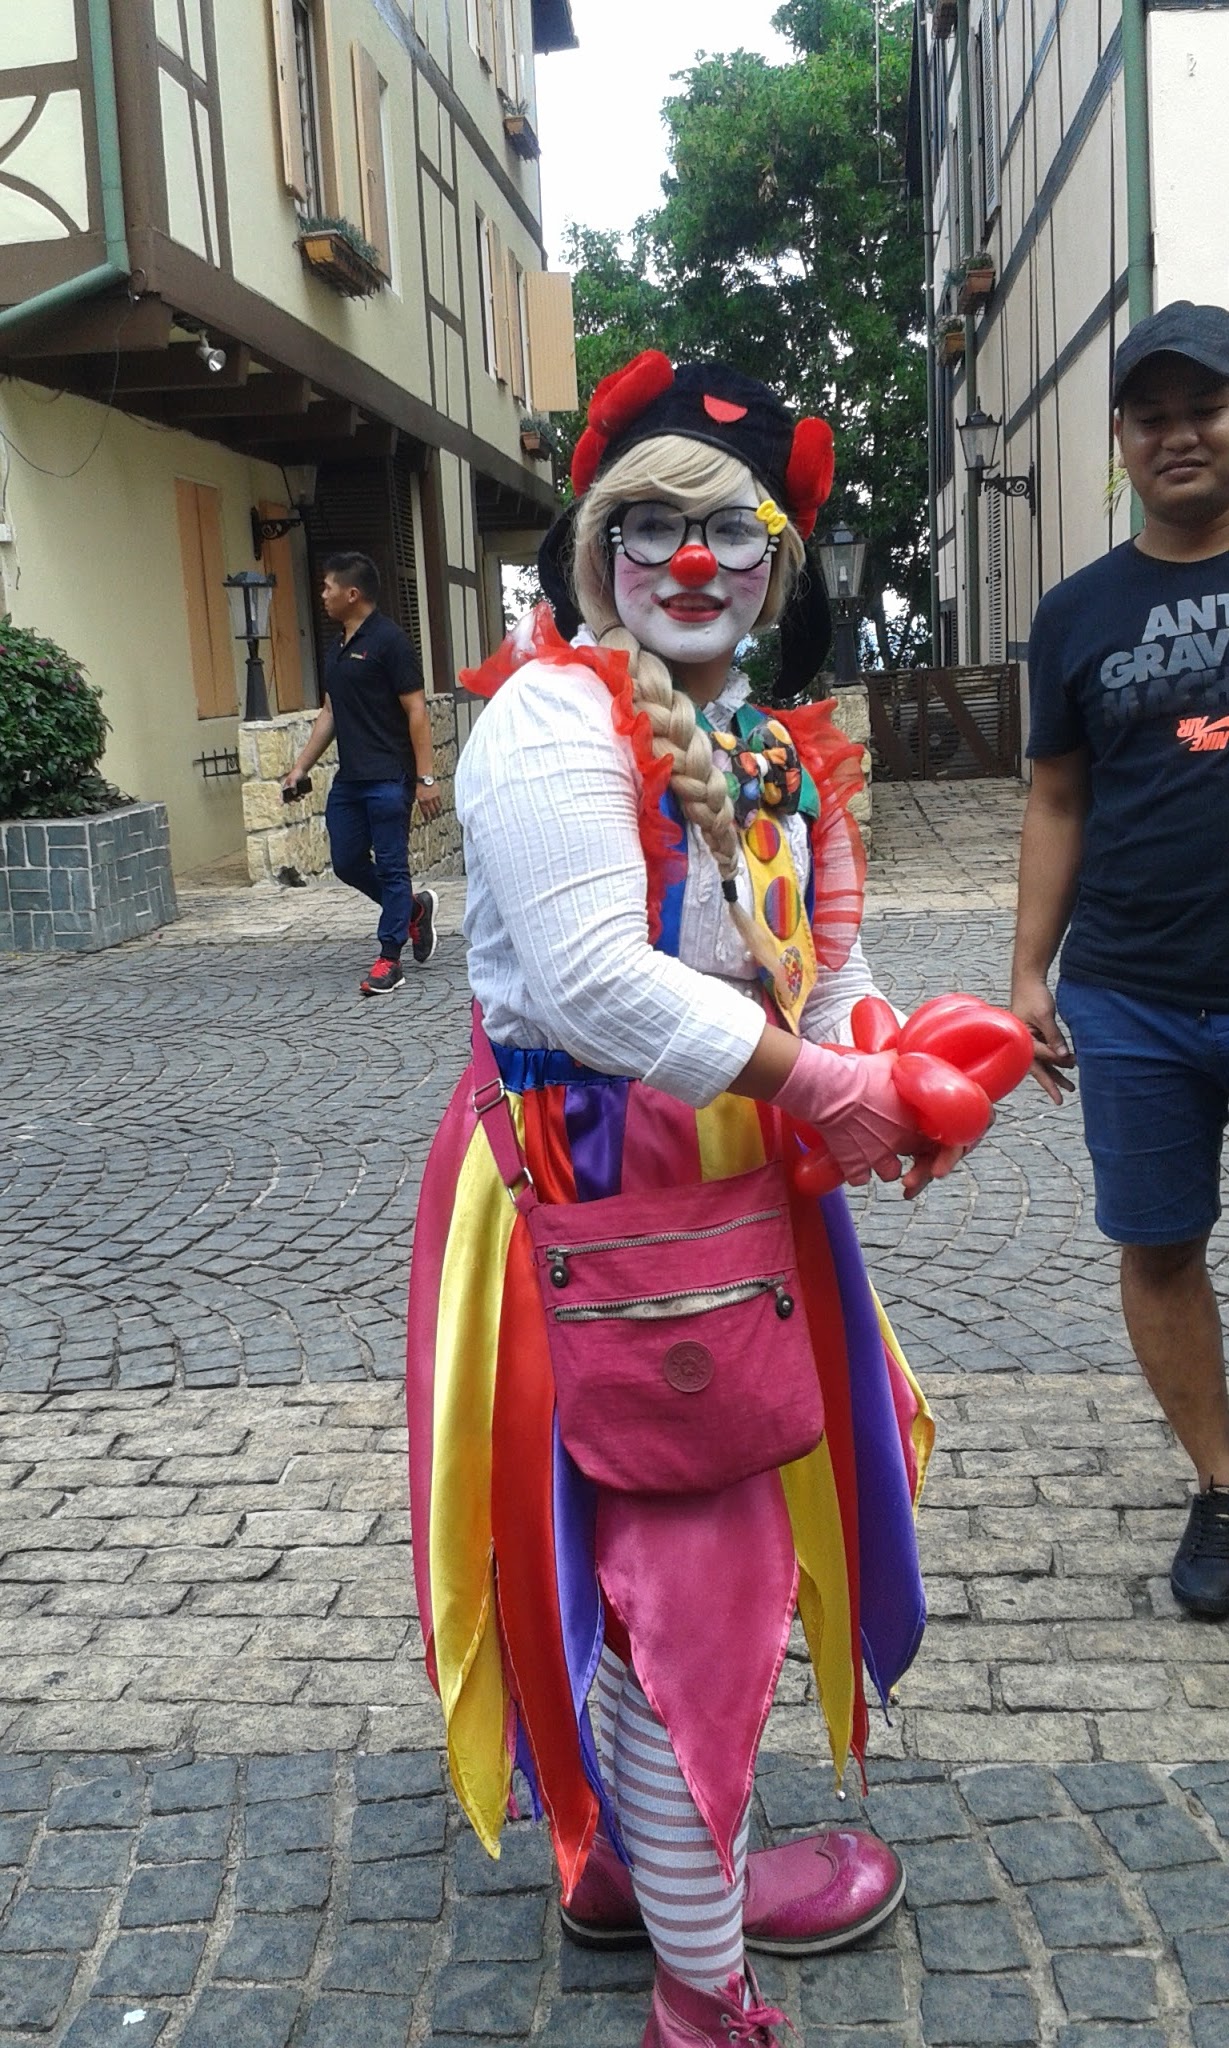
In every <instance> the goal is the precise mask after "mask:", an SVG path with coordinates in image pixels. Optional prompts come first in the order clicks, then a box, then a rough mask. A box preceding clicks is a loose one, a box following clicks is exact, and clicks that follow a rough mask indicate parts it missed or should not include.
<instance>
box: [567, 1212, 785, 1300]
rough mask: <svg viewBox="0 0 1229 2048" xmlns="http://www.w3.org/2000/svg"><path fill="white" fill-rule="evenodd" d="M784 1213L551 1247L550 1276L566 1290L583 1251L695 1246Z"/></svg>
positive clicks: (741, 1217) (758, 1213)
mask: <svg viewBox="0 0 1229 2048" xmlns="http://www.w3.org/2000/svg"><path fill="white" fill-rule="evenodd" d="M783 1214H784V1211H783V1210H781V1209H757V1210H756V1211H755V1213H754V1215H751V1216H735V1217H733V1218H732V1219H731V1221H730V1222H729V1223H710V1224H708V1225H706V1226H705V1228H704V1229H702V1230H653V1231H646V1232H645V1234H644V1235H643V1236H641V1237H604V1238H595V1239H594V1240H593V1242H592V1243H590V1244H548V1245H546V1246H545V1247H544V1250H545V1254H546V1257H547V1258H548V1259H549V1260H550V1276H551V1279H552V1280H553V1281H554V1284H555V1286H556V1287H566V1286H567V1284H568V1281H569V1279H570V1278H571V1275H570V1274H569V1272H568V1263H567V1262H568V1260H569V1259H574V1258H579V1257H580V1256H581V1254H582V1253H584V1252H622V1251H637V1250H639V1249H640V1248H641V1247H642V1246H644V1245H650V1244H694V1243H696V1242H698V1240H699V1239H701V1238H705V1237H725V1236H726V1235H727V1234H728V1233H729V1232H730V1231H731V1230H744V1229H745V1228H746V1226H747V1225H748V1224H749V1223H774V1222H776V1220H777V1219H778V1218H779V1217H780V1216H782V1215H783Z"/></svg>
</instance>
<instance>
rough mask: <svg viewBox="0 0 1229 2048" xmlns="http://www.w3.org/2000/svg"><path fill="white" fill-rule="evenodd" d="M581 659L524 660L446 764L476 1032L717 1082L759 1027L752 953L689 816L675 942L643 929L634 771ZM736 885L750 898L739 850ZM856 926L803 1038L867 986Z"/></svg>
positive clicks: (730, 694)
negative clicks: (655, 943) (482, 1028)
mask: <svg viewBox="0 0 1229 2048" xmlns="http://www.w3.org/2000/svg"><path fill="white" fill-rule="evenodd" d="M749 690H750V686H749V684H748V683H747V680H746V678H745V677H744V676H741V675H739V674H737V673H735V674H734V675H732V676H731V678H730V681H729V682H728V683H727V685H726V687H725V689H724V691H723V693H722V695H721V696H720V697H719V698H718V699H717V701H716V702H715V703H714V704H712V705H710V706H709V707H708V710H707V713H706V715H707V717H708V720H709V723H710V724H712V725H714V726H716V727H718V728H720V729H723V730H729V729H730V727H731V726H732V724H733V718H734V713H735V711H736V710H737V709H738V708H739V706H740V705H741V704H743V703H745V701H746V699H747V697H748V695H749ZM611 710H612V706H611V699H610V693H609V691H608V690H607V689H606V687H605V685H604V684H603V683H602V682H601V681H600V680H599V678H598V677H597V676H595V675H594V674H593V673H592V671H591V670H590V669H588V668H586V667H583V666H581V665H577V666H576V667H575V668H571V667H559V666H555V665H553V664H548V663H543V662H537V661H532V662H528V663H527V664H526V665H525V666H524V667H523V668H521V669H519V670H517V672H516V673H515V674H514V675H513V676H511V677H510V679H509V680H508V681H507V682H506V683H504V685H503V687H502V688H501V689H500V690H499V692H498V694H497V695H496V696H495V698H494V699H493V700H492V702H491V703H490V704H489V706H488V707H487V709H486V710H485V711H484V712H483V714H482V716H481V718H479V720H478V722H477V724H476V726H475V728H474V731H473V733H472V734H471V736H470V739H469V742H468V744H467V746H466V748H465V751H464V753H463V754H462V756H461V761H460V766H459V768H458V771H457V781H456V801H457V813H458V816H459V818H460V820H461V825H462V828H463V831H464V834H465V855H466V868H467V873H468V877H469V889H468V908H467V912H466V918H465V936H466V939H467V940H468V942H469V975H470V984H471V986H472V988H473V991H474V994H475V995H476V996H477V998H478V1001H479V1002H480V1003H481V1005H482V1009H483V1014H484V1017H485V1020H486V1028H487V1031H488V1032H489V1034H490V1036H491V1037H492V1038H493V1039H494V1040H495V1041H496V1042H497V1043H498V1044H502V1045H514V1046H523V1047H532V1046H553V1047H558V1048H560V1049H561V1050H563V1051H564V1052H568V1053H570V1054H571V1055H572V1057H573V1058H574V1059H576V1060H579V1061H580V1062H581V1063H582V1064H583V1065H585V1066H589V1067H593V1068H596V1069H597V1070H598V1071H599V1072H601V1073H609V1074H630V1075H633V1076H634V1077H636V1078H637V1079H640V1080H644V1081H648V1082H649V1083H650V1084H651V1085H652V1086H653V1087H655V1088H660V1089H663V1090H664V1091H665V1092H666V1093H667V1094H669V1095H675V1096H678V1097H679V1098H680V1099H681V1100H682V1101H684V1102H688V1103H691V1104H693V1105H694V1106H697V1107H698V1106H700V1105H702V1104H704V1103H707V1102H710V1101H711V1100H712V1099H713V1097H714V1096H716V1095H718V1094H720V1093H721V1091H722V1089H724V1088H727V1087H728V1086H729V1084H730V1082H731V1081H733V1080H734V1079H735V1078H736V1076H737V1075H738V1074H739V1073H740V1072H741V1071H742V1069H743V1067H745V1065H746V1064H747V1061H748V1060H749V1059H750V1057H751V1054H752V1053H753V1052H754V1050H755V1048H756V1046H757V1044H758V1043H759V1039H760V1035H761V1033H762V1031H763V1029H764V1012H763V1010H762V1009H761V1008H760V1006H759V1003H758V1002H756V1001H748V997H754V995H755V992H756V987H757V979H756V967H755V963H754V962H753V961H752V959H751V957H750V955H749V954H748V953H747V952H746V951H745V949H744V948H743V946H742V944H741V941H740V940H739V938H738V935H737V932H736V931H735V930H734V927H733V924H732V923H731V921H730V918H729V915H728V913H727V911H726V908H725V902H724V898H723V896H722V893H721V878H720V875H719V873H718V870H717V864H716V862H715V861H714V859H713V857H712V855H711V853H710V852H709V850H708V847H707V846H706V845H705V843H704V840H703V838H702V836H701V835H700V833H699V832H698V831H696V830H695V829H694V827H688V831H689V844H688V864H687V881H686V886H685V889H684V893H683V906H682V918H681V925H680V936H679V957H678V958H677V959H675V958H674V957H673V956H671V955H669V954H666V953H659V952H656V951H654V949H653V947H652V946H651V945H650V944H649V935H648V919H647V914H646V907H645V861H644V853H643V851H642V848H641V843H640V834H639V830H638V826H637V811H638V798H639V771H638V769H637V767H636V762H635V757H634V754H633V752H632V747H631V742H630V741H629V740H627V739H625V738H624V737H622V735H620V734H619V733H617V732H616V731H615V729H614V723H613V720H612V716H611ZM784 823H785V827H786V830H787V832H788V836H789V843H790V850H791V852H792V854H793V858H794V865H795V867H796V869H797V873H798V880H799V884H800V886H802V887H804V888H805V886H806V883H807V881H808V879H809V875H810V845H809V838H808V833H807V828H806V823H805V821H804V820H803V819H802V818H791V819H787V820H785V821H784ZM738 887H739V895H740V899H741V901H742V903H743V905H744V907H745V908H746V909H747V910H748V911H750V910H751V908H752V892H751V880H750V876H749V875H748V873H747V869H746V865H745V863H742V862H740V867H739V874H738ZM873 987H874V984H873V981H872V978H871V974H870V969H869V968H868V966H867V964H866V960H865V958H864V957H863V954H862V949H861V945H860V944H855V946H854V948H853V951H852V952H851V954H850V956H849V959H848V960H847V962H846V964H845V966H844V967H843V968H841V969H840V970H839V972H837V973H835V974H830V973H825V972H824V970H823V969H821V970H820V979H819V982H818V984H817V986H816V988H815V989H814V990H813V992H812V994H811V996H810V998H809V1000H808V1002H807V1005H806V1008H805V1010H804V1012H803V1018H802V1028H803V1030H804V1032H805V1034H806V1036H807V1037H808V1038H814V1039H827V1040H829V1041H838V1040H843V1041H844V1042H845V1043H848V1042H849V1030H848V1019H849V1012H850V1010H851V1008H852V1006H853V1004H854V1003H855V1002H856V1001H857V999H858V997H859V996H860V995H865V994H867V993H868V992H870V991H871V990H873Z"/></svg>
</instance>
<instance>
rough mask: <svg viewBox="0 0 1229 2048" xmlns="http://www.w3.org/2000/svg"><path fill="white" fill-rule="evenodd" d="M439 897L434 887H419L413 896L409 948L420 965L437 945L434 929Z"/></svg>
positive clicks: (425, 961) (437, 936)
mask: <svg viewBox="0 0 1229 2048" xmlns="http://www.w3.org/2000/svg"><path fill="white" fill-rule="evenodd" d="M439 907H440V899H439V897H438V896H437V895H436V893H435V891H434V889H420V890H419V892H418V894H417V896H415V898H414V911H413V915H412V916H411V918H410V950H411V952H412V953H413V955H414V958H415V959H416V960H417V962H418V964H419V966H420V967H425V966H426V964H427V962H428V960H430V959H431V957H432V956H433V954H434V952H435V949H436V947H437V946H438V945H439V934H438V932H437V931H436V929H435V913H436V911H437V910H438V909H439Z"/></svg>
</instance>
